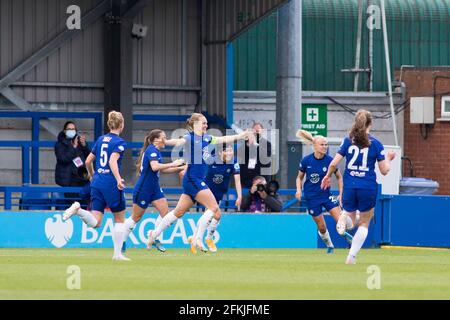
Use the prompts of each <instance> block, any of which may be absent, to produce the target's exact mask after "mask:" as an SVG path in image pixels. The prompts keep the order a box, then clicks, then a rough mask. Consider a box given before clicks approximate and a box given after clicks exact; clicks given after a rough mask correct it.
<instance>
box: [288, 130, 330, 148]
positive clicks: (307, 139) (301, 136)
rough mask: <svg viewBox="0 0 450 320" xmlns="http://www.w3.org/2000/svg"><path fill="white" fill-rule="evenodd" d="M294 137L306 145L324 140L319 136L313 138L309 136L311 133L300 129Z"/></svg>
mask: <svg viewBox="0 0 450 320" xmlns="http://www.w3.org/2000/svg"><path fill="white" fill-rule="evenodd" d="M295 136H296V137H297V138H299V139H301V140H302V141H303V142H305V143H306V144H314V143H316V141H317V140H319V139H325V140H326V138H325V137H324V136H321V135H317V136H313V135H312V134H311V132H308V131H306V130H302V129H300V130H298V131H297V133H296V135H295Z"/></svg>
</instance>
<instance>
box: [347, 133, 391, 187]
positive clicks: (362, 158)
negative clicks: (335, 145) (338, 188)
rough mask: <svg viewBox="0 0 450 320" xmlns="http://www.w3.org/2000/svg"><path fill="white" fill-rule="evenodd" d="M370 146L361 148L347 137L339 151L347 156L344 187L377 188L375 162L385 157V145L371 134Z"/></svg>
mask: <svg viewBox="0 0 450 320" xmlns="http://www.w3.org/2000/svg"><path fill="white" fill-rule="evenodd" d="M369 140H370V146H369V147H368V148H363V149H360V148H359V147H358V146H355V145H354V144H353V143H352V141H351V140H350V138H349V137H345V138H344V140H343V141H342V143H341V146H340V149H339V151H338V153H339V154H340V155H342V156H343V157H345V158H346V162H347V163H346V167H345V173H344V188H350V189H376V188H377V176H376V173H375V163H376V162H377V161H382V160H384V159H385V151H384V147H383V145H382V144H381V142H380V141H378V140H377V139H375V137H373V136H372V135H369Z"/></svg>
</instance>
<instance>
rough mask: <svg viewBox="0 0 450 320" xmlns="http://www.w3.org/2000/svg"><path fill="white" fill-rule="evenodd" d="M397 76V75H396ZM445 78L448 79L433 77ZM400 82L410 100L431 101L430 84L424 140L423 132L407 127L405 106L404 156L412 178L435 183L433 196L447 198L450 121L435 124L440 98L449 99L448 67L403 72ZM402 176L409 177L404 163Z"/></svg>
mask: <svg viewBox="0 0 450 320" xmlns="http://www.w3.org/2000/svg"><path fill="white" fill-rule="evenodd" d="M396 75H399V72H398V71H397V72H396ZM441 76H444V77H448V79H443V78H438V79H436V81H435V78H436V77H441ZM402 81H403V82H405V84H406V95H407V99H408V101H409V98H410V97H425V96H428V97H432V96H433V83H435V92H436V96H435V99H434V118H435V123H434V125H429V126H430V127H429V128H428V136H427V138H426V139H425V138H424V137H423V135H425V128H424V125H422V134H421V125H419V124H411V123H410V109H409V105H408V107H407V108H406V109H405V117H404V155H405V156H406V157H409V158H410V159H411V160H412V163H413V166H414V175H415V176H416V177H423V178H427V179H432V180H435V181H437V182H439V190H438V193H437V194H441V195H443V194H445V195H449V194H450V168H449V165H450V121H447V122H446V121H438V120H437V119H438V118H441V96H442V95H441V94H442V93H446V94H445V95H450V67H437V68H411V69H409V68H408V69H403V75H402ZM403 176H405V177H406V176H410V172H409V165H408V162H407V161H404V162H403Z"/></svg>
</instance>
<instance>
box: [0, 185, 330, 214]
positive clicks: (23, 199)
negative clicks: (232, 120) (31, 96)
mask: <svg viewBox="0 0 450 320" xmlns="http://www.w3.org/2000/svg"><path fill="white" fill-rule="evenodd" d="M81 189H82V188H81V187H59V186H0V194H2V195H0V200H3V203H0V205H3V208H4V210H11V209H12V208H13V207H18V209H19V210H22V209H23V210H31V209H32V210H52V208H55V209H57V210H63V209H65V208H66V207H68V205H70V202H71V201H75V200H80V198H79V197H72V198H70V197H67V196H66V194H67V193H75V194H79V192H80V191H81ZM182 191H183V190H182V188H164V193H165V195H166V197H167V200H168V202H169V207H171V208H173V207H175V205H176V202H177V201H178V199H179V196H180V195H181V193H182ZM124 192H125V198H126V200H127V204H128V207H131V204H132V194H133V188H125V189H124ZM243 192H244V194H245V192H246V191H245V190H244V191H243ZM295 192H296V190H295V189H281V190H279V194H280V196H283V197H287V198H289V200H287V201H285V202H284V205H283V210H282V211H284V212H285V211H286V210H288V209H290V210H291V211H295V212H305V211H306V207H305V203H304V202H303V201H302V202H301V203H300V204H299V203H298V201H297V199H295ZM332 193H333V194H336V192H332ZM236 196H237V194H236V189H231V188H230V189H229V191H228V193H227V194H226V195H225V196H224V200H223V201H222V202H221V208H222V209H225V210H229V209H233V210H236V209H237V208H236V207H235V206H234V202H235V199H236ZM201 208H202V206H201V205H197V204H196V205H195V206H194V209H197V210H200V209H201Z"/></svg>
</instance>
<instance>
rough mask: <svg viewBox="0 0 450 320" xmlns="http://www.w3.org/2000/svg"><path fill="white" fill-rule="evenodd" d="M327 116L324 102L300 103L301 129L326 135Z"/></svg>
mask: <svg viewBox="0 0 450 320" xmlns="http://www.w3.org/2000/svg"><path fill="white" fill-rule="evenodd" d="M327 128H328V117H327V105H326V104H303V105H302V129H303V130H306V131H308V132H311V134H312V135H314V136H316V135H321V136H324V137H326V136H327V134H328V130H327Z"/></svg>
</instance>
